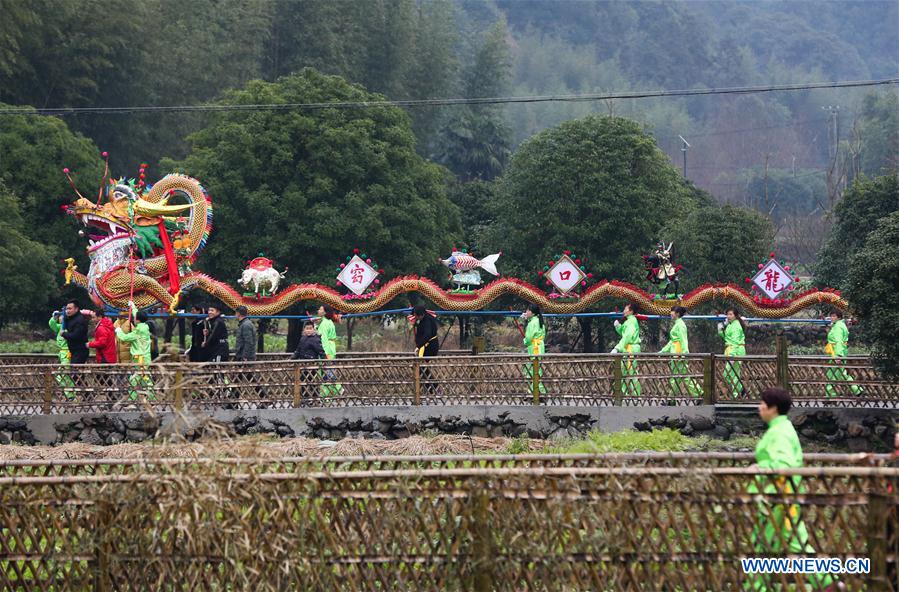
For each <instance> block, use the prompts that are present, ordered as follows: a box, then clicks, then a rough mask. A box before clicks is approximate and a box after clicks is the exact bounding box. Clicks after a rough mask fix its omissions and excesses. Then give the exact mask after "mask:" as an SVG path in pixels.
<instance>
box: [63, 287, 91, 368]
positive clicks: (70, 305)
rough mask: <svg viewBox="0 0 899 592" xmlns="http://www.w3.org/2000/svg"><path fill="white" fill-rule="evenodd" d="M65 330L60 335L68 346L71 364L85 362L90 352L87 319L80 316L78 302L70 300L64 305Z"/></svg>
mask: <svg viewBox="0 0 899 592" xmlns="http://www.w3.org/2000/svg"><path fill="white" fill-rule="evenodd" d="M65 312H66V323H65V329H63V331H62V332H61V333H60V335H62V338H63V339H65V340H66V343H67V344H68V346H69V352H70V353H71V354H72V360H71V363H72V364H84V363H85V362H87V358H88V355H89V354H90V351H89V350H88V349H87V319H86V318H84V315H82V314H81V309H80V308H79V307H78V302H76V301H75V300H70V301H69V302H67V303H66V309H65Z"/></svg>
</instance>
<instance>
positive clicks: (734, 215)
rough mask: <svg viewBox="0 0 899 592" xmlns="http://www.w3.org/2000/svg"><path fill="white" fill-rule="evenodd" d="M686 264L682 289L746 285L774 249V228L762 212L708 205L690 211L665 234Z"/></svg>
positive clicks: (681, 260)
mask: <svg viewBox="0 0 899 592" xmlns="http://www.w3.org/2000/svg"><path fill="white" fill-rule="evenodd" d="M664 236H665V237H667V240H669V241H673V242H674V245H675V255H676V260H677V262H678V263H680V264H681V265H683V266H684V268H685V272H684V273H683V275H682V277H681V289H682V290H684V291H688V290H690V289H692V288H695V287H696V286H699V285H702V284H704V283H735V284H740V285H742V284H743V280H744V278H745V277H746V274H747V273H750V272H751V271H752V270H753V268H754V267H755V265H756V263H758V262H759V261H760V260H762V259H763V258H764V257H765V255H766V254H767V253H768V252H770V250H771V245H772V242H773V240H774V227H773V226H772V224H771V221H770V220H769V219H768V218H765V217H764V216H762V215H761V214H759V213H758V212H755V211H753V210H747V209H745V208H739V207H734V206H730V205H725V206H717V205H707V206H704V207H700V208H697V209H695V210H693V211H692V212H690V213H689V214H688V215H687V217H686V218H685V219H684V220H683V222H682V223H678V224H676V225H672V226H671V227H670V228H669V229H668V232H667V233H666V234H665V235H664Z"/></svg>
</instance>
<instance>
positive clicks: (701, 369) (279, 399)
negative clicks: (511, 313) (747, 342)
mask: <svg viewBox="0 0 899 592" xmlns="http://www.w3.org/2000/svg"><path fill="white" fill-rule="evenodd" d="M846 377H849V378H851V381H850V380H846ZM775 384H784V385H787V386H788V387H789V388H791V389H792V390H793V393H794V401H795V403H796V405H797V406H808V405H834V406H859V407H860V406H865V407H896V406H897V405H899V383H896V382H889V381H886V380H885V379H883V378H882V377H880V376H879V375H878V374H877V373H876V372H875V370H874V368H873V366H872V364H871V363H870V360H868V359H867V358H847V359H846V360H845V361H844V362H842V363H840V364H839V365H835V364H834V362H833V361H831V360H830V359H829V358H826V357H793V358H790V359H789V363H788V364H785V363H784V361H783V360H778V359H777V358H775V357H773V356H745V357H741V358H724V357H721V356H714V355H711V354H691V355H689V356H683V357H673V356H665V355H659V354H643V355H639V356H617V355H609V354H600V355H577V354H557V355H546V356H542V357H540V358H530V357H528V356H525V355H500V354H492V355H481V356H445V357H444V356H439V357H436V358H426V359H420V358H416V357H413V356H399V355H395V356H381V357H376V358H342V359H336V360H327V361H292V360H287V359H285V360H274V361H265V362H249V363H245V362H233V363H224V364H189V363H183V362H178V363H160V364H152V365H151V366H150V367H148V368H143V369H142V368H137V367H134V366H127V365H91V364H88V365H83V366H58V365H48V364H42V365H33V364H30V365H12V364H7V365H0V414H3V415H20V414H35V413H62V412H88V411H110V410H121V409H127V408H129V407H132V406H135V405H137V404H143V403H146V404H148V405H150V406H152V407H157V408H159V409H161V410H166V409H171V408H173V407H190V408H196V409H214V408H234V409H238V408H239V409H259V408H287V407H301V406H329V407H339V406H364V405H422V404H428V405H451V404H482V405H483V404H493V405H534V404H537V405H570V406H603V405H639V406H644V405H698V404H703V403H705V404H712V403H715V402H727V403H755V402H756V401H758V395H759V392H760V391H761V390H762V389H763V388H765V387H768V386H771V385H775Z"/></svg>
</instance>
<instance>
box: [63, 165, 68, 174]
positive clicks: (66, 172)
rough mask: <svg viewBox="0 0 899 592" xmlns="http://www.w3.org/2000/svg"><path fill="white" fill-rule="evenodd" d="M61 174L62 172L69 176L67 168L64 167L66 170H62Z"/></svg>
mask: <svg viewBox="0 0 899 592" xmlns="http://www.w3.org/2000/svg"><path fill="white" fill-rule="evenodd" d="M62 172H64V173H65V174H67V175H68V174H69V167H66V168H64V169H62Z"/></svg>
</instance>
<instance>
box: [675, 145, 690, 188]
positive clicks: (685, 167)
mask: <svg viewBox="0 0 899 592" xmlns="http://www.w3.org/2000/svg"><path fill="white" fill-rule="evenodd" d="M677 137H678V138H680V140H681V142H683V143H684V144H683V146H681V149H680V151H681V154H683V155H684V179H686V178H687V149H688V148H689V147H690V143H689V142H687V141H686V140H685V139H684V137H683V136H681V135H678V136H677Z"/></svg>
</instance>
